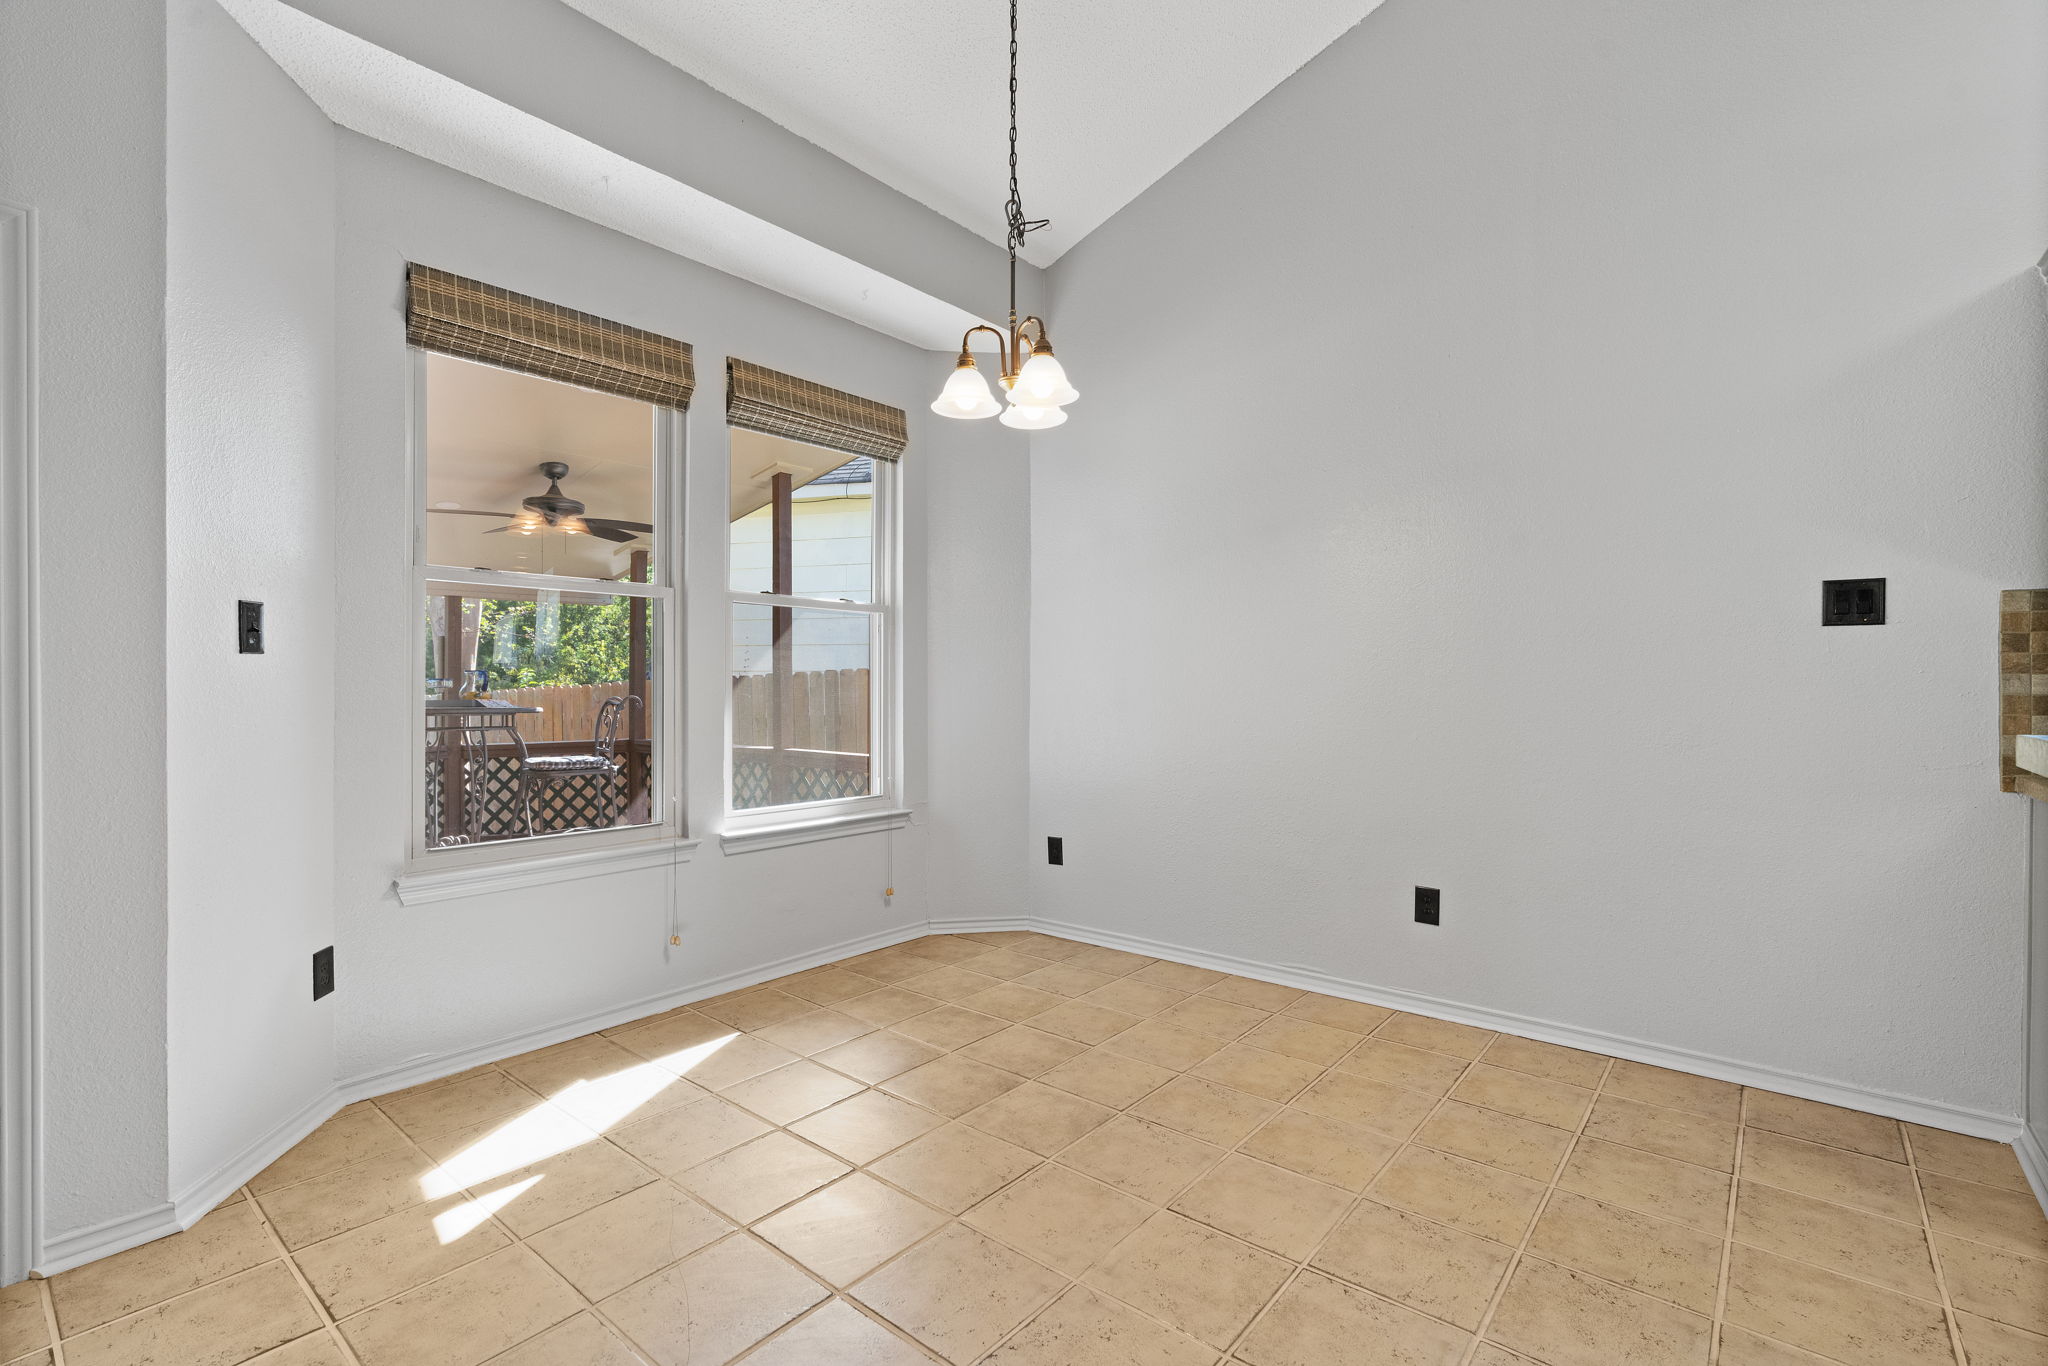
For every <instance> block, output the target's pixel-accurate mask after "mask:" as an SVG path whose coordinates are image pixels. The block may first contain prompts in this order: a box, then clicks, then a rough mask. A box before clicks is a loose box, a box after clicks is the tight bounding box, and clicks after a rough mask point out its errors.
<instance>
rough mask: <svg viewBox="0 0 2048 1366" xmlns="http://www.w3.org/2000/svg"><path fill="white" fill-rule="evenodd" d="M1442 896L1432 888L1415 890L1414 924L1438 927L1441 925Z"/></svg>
mask: <svg viewBox="0 0 2048 1366" xmlns="http://www.w3.org/2000/svg"><path fill="white" fill-rule="evenodd" d="M1443 902H1444V894H1443V893H1442V892H1440V891H1438V890H1437V889H1436V888H1434V887H1417V888H1416V889H1415V923H1416V924H1418V925H1440V924H1442V923H1443Z"/></svg>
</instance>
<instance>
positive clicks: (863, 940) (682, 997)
mask: <svg viewBox="0 0 2048 1366" xmlns="http://www.w3.org/2000/svg"><path fill="white" fill-rule="evenodd" d="M931 932H932V930H931V922H929V921H925V920H919V921H914V922H912V923H911V924H908V925H899V926H896V927H895V928H893V929H887V930H877V931H875V932H874V933H872V934H864V935H861V936H859V937H857V938H854V939H849V940H846V941H845V942H843V943H839V944H831V945H828V946H826V947H824V948H821V949H812V950H810V951H809V952H806V953H799V954H792V955H790V956H789V957H787V958H783V959H779V960H778V961H776V962H773V963H764V964H762V965H761V966H760V967H756V968H746V969H743V970H741V971H739V972H729V973H727V974H725V975H724V976H723V977H713V978H709V979H707V980H705V981H702V982H695V983H692V984H691V985H689V986H686V987H677V988H676V989H674V990H672V991H665V992H661V993H659V994H658V995H654V996H645V997H642V998H641V999H639V1000H637V1001H631V1002H628V1003H627V1004H625V1005H622V1006H611V1007H607V1008H606V1009H604V1010H596V1011H592V1012H590V1013H589V1014H587V1015H579V1016H577V1017H576V1018H575V1019H571V1020H559V1021H557V1022H555V1023H554V1024H550V1025H543V1026H541V1027H540V1028H538V1029H529V1030H525V1031H523V1032H521V1033H518V1034H508V1035H505V1036H504V1037H502V1038H497V1039H492V1040H491V1041H489V1042H488V1043H480V1044H474V1045H472V1046H470V1047H468V1048H463V1049H458V1050H456V1051H455V1052H452V1053H440V1054H435V1055H433V1056H430V1057H424V1058H414V1059H412V1060H411V1061H409V1062H404V1063H400V1064H399V1065H398V1066H396V1067H387V1068H384V1069H382V1070H380V1071H376V1072H365V1073H362V1074H361V1075H359V1076H355V1077H351V1078H349V1079H348V1080H346V1081H343V1082H341V1083H339V1084H338V1086H337V1087H336V1090H337V1092H338V1093H339V1098H340V1103H342V1104H347V1103H349V1102H352V1101H358V1100H366V1099H368V1098H369V1097H371V1096H381V1095H385V1094H387V1093H388V1092H391V1091H399V1090H403V1089H404V1088H406V1087H408V1086H418V1085H419V1084H420V1083H421V1082H428V1081H438V1080H440V1079H441V1078H442V1077H449V1076H453V1075H455V1074H456V1073H457V1072H466V1071H468V1070H469V1069H470V1068H472V1067H481V1066H482V1065H484V1064H485V1063H492V1062H497V1061H498V1060H499V1059H501V1058H512V1057H517V1056H518V1055H519V1054H521V1053H531V1052H532V1051H533V1050H534V1049H536V1048H546V1047H547V1046H548V1045H549V1044H557V1043H567V1042H568V1041H569V1040H570V1039H578V1038H581V1037H583V1036H584V1035H585V1034H591V1033H595V1032H596V1031H597V1030H600V1029H610V1028H612V1027H613V1026H614V1025H622V1024H626V1023H629V1022H630V1021H633V1020H638V1019H642V1018H644V1017H646V1016H649V1015H659V1014H660V1013H661V1012H662V1011H664V1010H674V1009H675V1008H676V1007H677V1006H686V1005H690V1004H692V1003H694V1002H697V1001H703V1000H708V999H709V998H711V997H713V996H723V995H724V994H725V993H727V992H729V991H737V990H739V989H740V988H742V987H750V986H754V985H756V984H757V983H761V982H767V981H772V980H773V979H775V978H777V977H787V976H788V975H789V974H790V973H792V972H802V971H803V970H804V969H805V968H815V967H823V966H824V965H825V964H827V963H835V962H837V961H839V960H840V959H842V958H850V957H852V956H853V955H855V954H857V953H867V952H869V951H870V950H873V949H882V948H887V947H888V946H889V945H891V944H901V943H903V942H904V941H906V940H910V939H921V938H923V937H924V936H925V935H927V934H930V933H931ZM259 1170H260V1169H259ZM253 1174H254V1173H251V1175H253Z"/></svg>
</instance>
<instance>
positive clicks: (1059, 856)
mask: <svg viewBox="0 0 2048 1366" xmlns="http://www.w3.org/2000/svg"><path fill="white" fill-rule="evenodd" d="M1045 861H1046V862H1047V863H1051V864H1062V863H1065V862H1066V861H1067V842H1066V841H1065V840H1064V839H1062V838H1060V837H1059V836H1058V835H1047V836H1046V837H1045Z"/></svg>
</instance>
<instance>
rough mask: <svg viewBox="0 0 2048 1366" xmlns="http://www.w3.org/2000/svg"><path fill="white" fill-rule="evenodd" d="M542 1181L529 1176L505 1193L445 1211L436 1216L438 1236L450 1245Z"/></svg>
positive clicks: (488, 1196)
mask: <svg viewBox="0 0 2048 1366" xmlns="http://www.w3.org/2000/svg"><path fill="white" fill-rule="evenodd" d="M541 1180H542V1178H541V1177H539V1176H529V1177H527V1178H526V1179H525V1180H524V1181H515V1182H513V1183H512V1184H511V1185H509V1186H506V1187H505V1188H504V1189H503V1190H494V1191H490V1192H487V1193H486V1194H483V1195H479V1196H478V1197H477V1198H476V1199H474V1200H465V1201H463V1202H462V1203H461V1204H459V1205H456V1206H455V1207H454V1208H452V1209H445V1210H443V1211H441V1212H440V1213H439V1214H437V1215H435V1216H434V1234H435V1236H436V1237H438V1238H439V1239H440V1240H441V1244H442V1246H444V1247H445V1246H447V1245H448V1244H449V1243H452V1242H454V1241H455V1240H456V1239H458V1238H461V1237H463V1236H465V1235H466V1234H469V1233H471V1232H473V1231H474V1230H475V1229H476V1226H477V1225H478V1224H481V1223H482V1222H483V1221H484V1220H486V1219H488V1218H490V1217H491V1216H492V1215H493V1214H496V1213H497V1212H498V1211H499V1210H501V1209H503V1208H505V1206H507V1205H509V1204H511V1203H512V1202H513V1201H514V1200H517V1199H518V1198H519V1197H520V1196H522V1195H524V1194H526V1192H527V1191H529V1190H531V1189H533V1187H534V1186H536V1185H538V1184H539V1183H540V1181H541Z"/></svg>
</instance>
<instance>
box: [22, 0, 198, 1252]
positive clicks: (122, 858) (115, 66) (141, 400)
mask: <svg viewBox="0 0 2048 1366" xmlns="http://www.w3.org/2000/svg"><path fill="white" fill-rule="evenodd" d="M0 130H5V131H4V135H0V199H5V200H7V201H9V202H11V203H14V204H19V205H26V206H28V207H29V208H32V209H33V210H34V211H35V214H36V224H35V227H36V232H37V235H38V243H37V249H38V255H39V260H38V265H37V279H36V286H37V288H38V290H39V295H40V297H39V299H38V301H37V303H38V318H37V322H36V333H35V337H34V345H35V348H36V356H35V361H36V366H37V386H38V387H37V405H38V406H37V419H38V423H39V431H38V438H37V439H38V445H39V455H40V462H41V470H40V479H41V483H40V490H39V492H40V496H39V501H38V509H37V517H38V524H39V545H40V561H41V563H40V591H41V611H42V624H41V636H42V639H41V669H42V681H41V688H42V724H43V728H44V738H43V752H44V756H45V758H44V764H45V771H44V773H43V776H42V784H41V818H42V827H43V849H42V863H41V874H42V878H43V884H42V896H41V901H42V934H43V939H42V955H41V957H42V974H43V975H42V1000H41V1009H42V1017H43V1041H44V1053H45V1064H46V1066H45V1076H44V1088H43V1106H44V1128H45V1138H44V1147H43V1155H44V1159H45V1167H44V1172H43V1187H44V1192H43V1193H44V1198H45V1201H46V1204H45V1209H44V1214H45V1224H46V1229H47V1231H48V1233H49V1235H50V1236H51V1237H53V1238H59V1237H61V1236H63V1235H64V1234H67V1233H71V1232H75V1231H77V1230H81V1229H85V1228H89V1227H90V1226H92V1225H95V1224H98V1223H101V1222H103V1221H106V1220H111V1219H118V1218H121V1217H124V1216H127V1215H131V1214H134V1213H136V1212H137V1211H142V1210H147V1209H150V1208H152V1207H154V1206H156V1205H158V1204H160V1203H161V1202H162V1200H163V1199H164V1192H165V1162H166V1156H165V1154H166V1147H167V1139H166V1123H165V1080H164V1046H163V1038H164V1033H163V1029H164V940H165V916H164V877H165V873H164V858H165V854H164V849H165V805H166V802H165V791H164V706H163V695H164V643H163V633H164V624H165V623H164V589H163V565H164V518H163V498H164V474H163V420H164V406H163V405H164V391H163V377H164V347H163V299H164V28H163V11H162V8H161V7H152V6H147V5H143V6H137V5H135V4H132V3H129V2H128V0H9V3H7V4H4V5H0Z"/></svg>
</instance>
